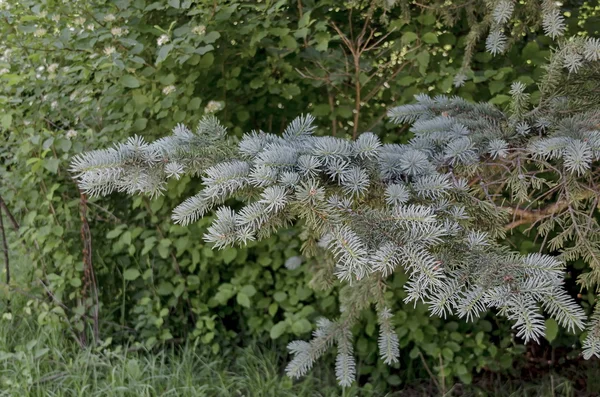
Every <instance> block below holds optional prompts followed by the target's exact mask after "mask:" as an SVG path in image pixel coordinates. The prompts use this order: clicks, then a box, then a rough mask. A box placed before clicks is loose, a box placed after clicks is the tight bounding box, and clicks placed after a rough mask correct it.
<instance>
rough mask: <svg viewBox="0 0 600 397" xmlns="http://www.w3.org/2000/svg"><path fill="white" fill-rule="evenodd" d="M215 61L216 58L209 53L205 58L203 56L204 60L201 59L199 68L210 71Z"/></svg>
mask: <svg viewBox="0 0 600 397" xmlns="http://www.w3.org/2000/svg"><path fill="white" fill-rule="evenodd" d="M214 61H215V56H214V55H213V54H211V53H210V52H209V53H208V54H204V56H202V58H200V62H198V66H199V67H200V68H201V69H208V68H209V67H210V66H211V65H212V64H213V62H214Z"/></svg>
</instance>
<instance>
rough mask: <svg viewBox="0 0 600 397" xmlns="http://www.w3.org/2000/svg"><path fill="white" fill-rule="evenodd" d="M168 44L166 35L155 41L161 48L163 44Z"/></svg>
mask: <svg viewBox="0 0 600 397" xmlns="http://www.w3.org/2000/svg"><path fill="white" fill-rule="evenodd" d="M168 42H169V36H167V35H166V34H163V35H162V36H160V37H159V38H158V39H157V40H156V43H157V44H158V45H159V46H161V45H164V44H167V43H168Z"/></svg>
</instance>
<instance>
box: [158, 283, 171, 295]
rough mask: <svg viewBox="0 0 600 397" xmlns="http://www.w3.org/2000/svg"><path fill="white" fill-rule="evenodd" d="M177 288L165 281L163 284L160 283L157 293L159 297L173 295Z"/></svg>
mask: <svg viewBox="0 0 600 397" xmlns="http://www.w3.org/2000/svg"><path fill="white" fill-rule="evenodd" d="M174 289H175V288H174V287H173V284H171V283H170V282H168V281H163V282H162V283H160V284H159V285H158V288H157V289H156V292H157V293H158V294H159V295H171V294H172V293H173V290H174Z"/></svg>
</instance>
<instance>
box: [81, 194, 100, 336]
mask: <svg viewBox="0 0 600 397" xmlns="http://www.w3.org/2000/svg"><path fill="white" fill-rule="evenodd" d="M79 209H80V214H81V241H82V242H83V250H82V254H83V264H84V268H83V272H84V273H83V274H84V283H83V290H82V296H83V298H84V305H85V296H86V290H87V288H88V287H89V288H90V292H91V294H92V297H93V299H94V308H93V310H92V319H93V327H94V341H95V342H97V341H98V340H100V328H99V321H98V318H99V315H98V310H99V307H100V303H99V301H98V285H97V283H96V274H95V272H94V266H93V263H92V235H91V233H90V225H89V223H88V221H87V209H88V207H87V196H86V195H85V194H84V193H81V192H80V196H79Z"/></svg>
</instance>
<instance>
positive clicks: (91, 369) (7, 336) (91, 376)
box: [0, 319, 355, 397]
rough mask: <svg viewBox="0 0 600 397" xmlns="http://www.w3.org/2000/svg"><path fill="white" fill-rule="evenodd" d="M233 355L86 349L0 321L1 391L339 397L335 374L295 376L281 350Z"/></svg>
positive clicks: (88, 396) (20, 323)
mask: <svg viewBox="0 0 600 397" xmlns="http://www.w3.org/2000/svg"><path fill="white" fill-rule="evenodd" d="M42 331H43V332H42ZM233 353H234V354H232V355H230V356H229V358H228V359H227V360H225V359H220V360H215V359H214V358H209V357H208V356H207V355H205V354H203V352H202V349H200V348H198V347H196V346H193V345H186V346H183V347H172V348H169V349H165V350H162V351H159V352H147V351H127V349H124V348H117V349H113V350H110V349H106V348H104V349H101V348H97V349H80V348H79V347H78V346H77V345H76V344H75V343H73V342H71V341H70V340H68V339H67V338H65V337H64V336H62V335H60V333H59V332H58V329H56V330H54V331H53V330H52V329H48V328H45V329H44V330H42V329H39V328H38V329H36V327H35V326H33V325H32V322H31V321H25V320H19V319H12V320H11V321H7V320H6V319H5V320H3V321H1V322H0V396H40V397H42V396H44V397H46V396H85V397H92V396H199V397H201V396H240V397H241V396H265V397H267V396H273V397H279V396H282V397H287V396H336V395H339V389H338V388H337V387H335V383H334V380H332V379H328V380H323V379H316V378H314V377H307V378H305V379H304V380H302V381H301V382H292V381H291V380H290V379H288V378H287V377H285V376H283V374H282V373H281V369H280V366H279V362H280V358H279V357H278V356H277V354H276V353H274V352H270V351H265V350H259V349H257V348H246V349H239V350H238V351H235V352H233ZM324 382H327V383H329V384H324ZM348 395H355V394H354V393H352V394H348Z"/></svg>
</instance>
